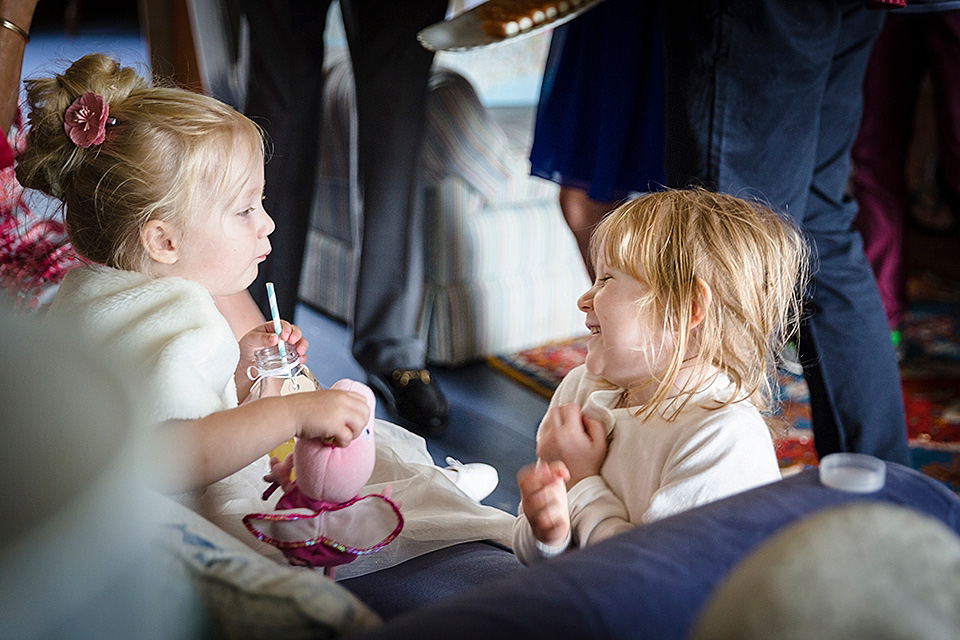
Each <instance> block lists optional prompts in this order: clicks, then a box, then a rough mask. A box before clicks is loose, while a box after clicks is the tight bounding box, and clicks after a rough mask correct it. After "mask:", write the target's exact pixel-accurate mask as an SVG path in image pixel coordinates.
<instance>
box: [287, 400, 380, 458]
mask: <svg viewBox="0 0 960 640" xmlns="http://www.w3.org/2000/svg"><path fill="white" fill-rule="evenodd" d="M283 400H285V401H287V402H289V405H290V406H291V408H292V409H293V410H294V411H295V412H296V414H295V416H294V419H295V421H296V424H297V425H299V426H298V427H297V437H299V438H320V439H322V440H323V441H324V442H327V443H329V444H332V445H335V446H337V447H345V446H347V445H348V444H350V443H351V442H352V441H353V439H354V438H356V437H357V436H358V435H360V433H361V432H362V431H363V428H364V427H365V426H366V424H367V422H368V421H369V419H370V406H369V405H368V404H367V400H366V398H364V397H363V396H362V395H360V394H359V393H354V392H353V391H341V390H339V389H323V390H320V391H309V392H306V393H295V394H292V395H289V396H283Z"/></svg>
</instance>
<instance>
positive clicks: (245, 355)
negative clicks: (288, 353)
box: [240, 320, 310, 363]
mask: <svg viewBox="0 0 960 640" xmlns="http://www.w3.org/2000/svg"><path fill="white" fill-rule="evenodd" d="M280 325H281V327H282V329H281V331H280V335H279V336H277V334H276V332H274V330H273V323H272V322H265V323H263V324H261V325H258V326H257V327H255V328H253V329H251V330H250V331H249V332H248V333H247V334H246V335H244V336H243V337H242V338H240V362H241V363H243V362H253V360H254V355H253V354H255V353H256V352H257V351H259V350H260V349H265V348H266V347H272V346H274V345H276V344H277V343H278V342H280V340H281V339H282V340H284V341H285V342H286V343H287V344H289V345H291V346H293V347H294V348H295V349H296V351H297V355H298V356H300V362H301V363H303V362H306V361H307V348H308V347H309V346H310V343H309V342H307V339H306V338H304V337H303V333H302V332H301V331H300V327H298V326H296V325H293V324H290V323H289V322H287V321H286V320H281V321H280Z"/></svg>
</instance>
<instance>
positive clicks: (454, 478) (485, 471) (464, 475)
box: [442, 456, 500, 503]
mask: <svg viewBox="0 0 960 640" xmlns="http://www.w3.org/2000/svg"><path fill="white" fill-rule="evenodd" d="M447 464H448V465H450V466H449V467H446V468H444V469H442V471H443V473H444V475H446V476H447V477H448V478H450V481H451V482H453V484H455V485H457V488H459V489H460V491H463V492H464V493H465V494H467V497H469V498H470V499H471V500H473V501H474V502H477V503H479V502H480V501H481V500H483V499H484V498H486V497H487V496H489V495H490V494H491V493H493V490H494V489H496V488H497V485H498V484H500V475H499V474H498V473H497V470H496V469H495V468H494V467H491V466H490V465H489V464H484V463H482V462H470V463H467V464H463V463H462V462H460V461H459V460H457V459H456V458H451V457H450V456H447Z"/></svg>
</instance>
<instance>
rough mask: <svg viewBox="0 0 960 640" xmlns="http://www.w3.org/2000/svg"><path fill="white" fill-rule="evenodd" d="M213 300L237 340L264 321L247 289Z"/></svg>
mask: <svg viewBox="0 0 960 640" xmlns="http://www.w3.org/2000/svg"><path fill="white" fill-rule="evenodd" d="M0 2H2V0H0ZM213 301H214V303H216V305H217V309H219V310H220V313H221V314H223V317H224V318H226V319H227V322H229V323H230V328H231V329H233V335H234V336H236V338H237V340H240V338H242V337H243V336H245V335H246V334H247V332H248V331H250V330H252V329H254V328H256V326H257V325H260V324H263V323H264V322H266V318H264V317H263V313H262V312H261V311H260V307H258V306H257V303H256V302H254V301H253V297H252V296H251V295H250V292H248V291H247V290H243V291H241V292H240V293H235V294H233V295H232V296H220V297H217V298H214V299H213ZM291 320H292V318H291Z"/></svg>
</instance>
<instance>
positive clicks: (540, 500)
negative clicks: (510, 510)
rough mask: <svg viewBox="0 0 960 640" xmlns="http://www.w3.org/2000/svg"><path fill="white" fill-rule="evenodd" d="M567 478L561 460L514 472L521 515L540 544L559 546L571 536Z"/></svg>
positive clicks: (539, 461) (539, 462) (540, 462)
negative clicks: (520, 501) (518, 492)
mask: <svg viewBox="0 0 960 640" xmlns="http://www.w3.org/2000/svg"><path fill="white" fill-rule="evenodd" d="M569 479H570V472H569V471H568V470H567V467H566V465H564V464H563V463H562V462H560V461H556V462H544V461H543V460H537V463H536V464H531V465H527V466H526V467H524V468H522V469H520V471H518V472H517V485H519V487H520V496H521V499H522V500H523V514H524V515H525V516H526V517H527V522H529V523H530V527H531V528H532V529H533V537H535V538H536V539H537V540H539V541H540V542H542V543H543V544H547V545H550V546H554V547H555V546H558V545H560V544H562V543H563V541H564V540H566V539H567V535H568V534H569V533H570V509H569V507H568V506H567V489H566V486H565V485H566V482H567V480H569Z"/></svg>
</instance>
